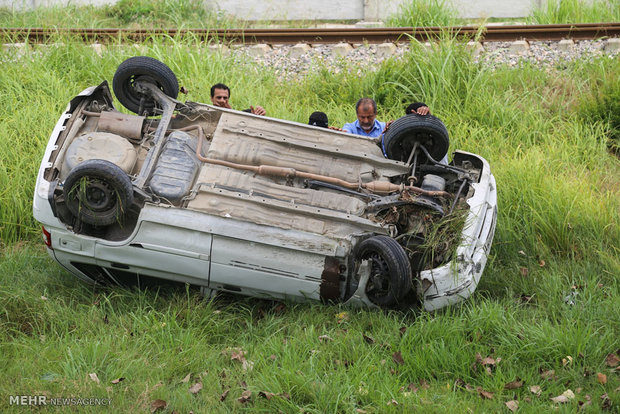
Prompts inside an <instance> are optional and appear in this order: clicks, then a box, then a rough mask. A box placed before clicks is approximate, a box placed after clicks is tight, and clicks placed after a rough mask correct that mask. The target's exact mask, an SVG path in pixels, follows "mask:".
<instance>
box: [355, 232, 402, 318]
mask: <svg viewBox="0 0 620 414" xmlns="http://www.w3.org/2000/svg"><path fill="white" fill-rule="evenodd" d="M355 260H356V261H358V262H360V261H362V260H370V262H371V263H370V265H371V270H370V279H369V280H368V284H367V285H366V296H368V299H370V301H371V302H372V303H374V304H375V305H378V306H381V307H389V306H393V305H395V304H397V303H398V302H399V301H400V300H401V299H403V298H404V297H405V295H406V294H407V293H408V292H409V290H411V265H410V264H409V258H408V257H407V253H406V252H405V249H403V247H402V246H401V245H400V244H398V242H397V241H396V240H394V239H392V238H390V237H387V236H373V237H370V238H368V239H366V240H364V241H362V242H361V243H360V244H358V245H357V247H356V249H355Z"/></svg>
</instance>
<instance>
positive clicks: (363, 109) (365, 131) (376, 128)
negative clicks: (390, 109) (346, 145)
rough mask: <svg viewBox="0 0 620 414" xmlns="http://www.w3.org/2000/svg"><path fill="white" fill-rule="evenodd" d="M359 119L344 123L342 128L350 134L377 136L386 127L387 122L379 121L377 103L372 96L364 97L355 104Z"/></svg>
mask: <svg viewBox="0 0 620 414" xmlns="http://www.w3.org/2000/svg"><path fill="white" fill-rule="evenodd" d="M355 113H356V114H357V121H355V122H349V123H348V124H344V127H342V130H343V131H344V132H348V133H349V134H356V135H362V136H364V137H368V138H376V137H378V136H380V135H381V133H382V132H383V130H384V129H385V122H381V121H377V103H376V102H375V101H374V99H371V98H362V99H360V100H359V101H357V103H356V104H355Z"/></svg>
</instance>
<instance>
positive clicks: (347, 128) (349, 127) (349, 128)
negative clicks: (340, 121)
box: [342, 122, 355, 134]
mask: <svg viewBox="0 0 620 414" xmlns="http://www.w3.org/2000/svg"><path fill="white" fill-rule="evenodd" d="M353 124H354V123H353V122H349V123H348V124H344V126H343V127H342V132H347V133H349V134H355V127H354V126H353Z"/></svg>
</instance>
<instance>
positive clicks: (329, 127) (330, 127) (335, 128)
mask: <svg viewBox="0 0 620 414" xmlns="http://www.w3.org/2000/svg"><path fill="white" fill-rule="evenodd" d="M327 128H328V129H333V130H334V131H341V132H343V131H344V129H342V128H338V127H335V126H328V127H327Z"/></svg>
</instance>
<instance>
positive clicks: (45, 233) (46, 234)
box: [41, 226, 52, 249]
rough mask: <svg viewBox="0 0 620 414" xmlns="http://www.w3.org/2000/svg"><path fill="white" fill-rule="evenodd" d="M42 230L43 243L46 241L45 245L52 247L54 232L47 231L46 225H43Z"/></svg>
mask: <svg viewBox="0 0 620 414" xmlns="http://www.w3.org/2000/svg"><path fill="white" fill-rule="evenodd" d="M41 230H42V231H43V243H45V245H46V246H47V247H48V248H50V249H51V248H52V233H50V232H49V231H47V230H46V229H45V227H43V226H41Z"/></svg>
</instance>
